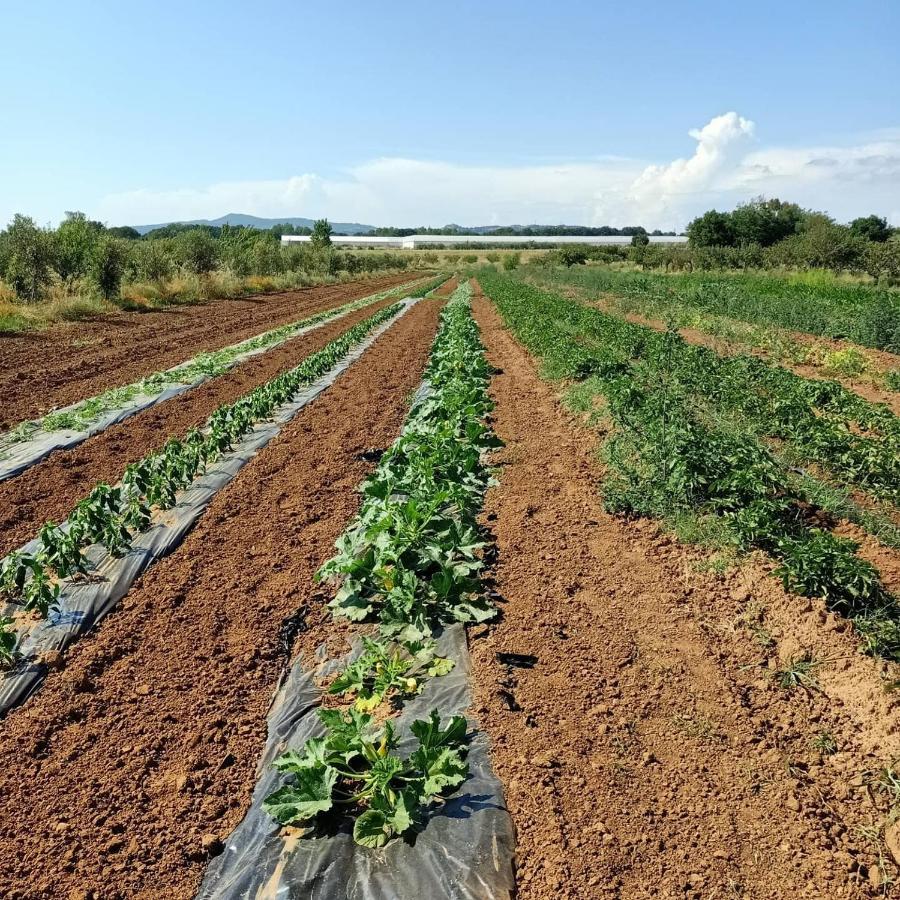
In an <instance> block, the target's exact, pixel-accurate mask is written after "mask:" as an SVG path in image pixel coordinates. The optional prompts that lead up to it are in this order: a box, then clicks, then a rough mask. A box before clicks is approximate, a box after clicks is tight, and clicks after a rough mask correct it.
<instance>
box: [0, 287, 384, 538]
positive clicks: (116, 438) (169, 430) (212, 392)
mask: <svg viewBox="0 0 900 900" xmlns="http://www.w3.org/2000/svg"><path fill="white" fill-rule="evenodd" d="M390 302H391V301H389V300H385V301H383V302H381V303H377V304H373V305H372V306H367V307H366V308H365V309H361V310H357V311H356V312H353V313H350V314H348V315H346V316H343V317H341V318H340V319H338V320H336V321H335V322H331V323H328V324H326V325H323V326H321V327H320V328H317V329H316V330H315V331H312V332H310V333H309V334H305V335H302V336H300V337H298V338H295V339H293V340H291V341H287V342H285V343H284V344H281V345H280V346H278V347H274V348H272V349H271V350H269V351H267V352H266V353H263V354H261V355H259V356H255V357H252V358H251V359H249V360H247V361H246V362H243V363H241V364H240V365H238V366H235V367H234V368H233V369H231V370H230V371H228V372H226V373H225V374H224V375H222V376H220V377H219V378H215V379H213V380H211V381H208V382H206V383H204V384H202V385H200V386H198V387H196V388H193V389H192V390H189V391H186V392H185V393H183V394H179V395H178V396H177V397H173V398H172V399H171V400H168V401H166V402H165V403H160V404H158V405H157V406H152V407H150V408H149V409H146V410H144V411H143V412H140V413H137V415H134V416H132V417H131V418H130V419H126V420H125V421H124V422H121V423H120V424H118V425H113V426H112V427H110V428H107V429H106V430H105V431H102V432H101V433H100V434H98V435H96V436H95V437H93V438H89V439H88V440H86V441H84V443H82V444H79V445H78V446H77V447H74V448H73V449H72V450H58V451H57V452H55V453H53V454H51V455H50V456H49V457H47V459H45V460H44V461H43V462H41V463H38V464H37V465H35V466H32V467H31V468H30V469H27V470H26V471H25V472H23V473H22V474H21V475H20V476H18V477H17V478H10V479H7V480H6V481H0V555H3V554H6V553H9V552H10V551H11V550H15V549H16V548H17V547H20V546H21V545H22V544H24V543H25V542H26V541H29V540H31V538H33V537H34V536H35V535H36V534H37V532H38V529H39V528H40V527H41V526H42V525H43V524H44V522H46V521H48V520H50V521H54V522H61V521H62V520H63V519H65V518H66V517H67V516H68V515H69V513H70V512H71V511H72V509H73V507H74V506H75V504H76V503H77V502H78V501H79V500H81V499H83V498H84V497H85V496H86V495H87V494H88V492H89V491H90V490H91V489H92V488H93V487H94V485H96V484H97V483H99V482H101V481H105V482H106V483H108V484H114V483H115V482H116V481H118V480H119V479H120V478H121V477H122V473H123V472H124V471H125V467H126V466H127V465H128V464H129V463H133V462H135V461H136V460H138V459H140V458H141V457H142V456H144V455H145V454H146V453H149V452H150V451H151V450H155V449H157V448H159V447H161V446H162V445H163V444H164V443H165V442H166V441H167V440H168V439H169V438H171V437H182V436H183V435H184V434H185V433H186V432H187V431H188V430H189V429H191V428H193V427H196V426H199V425H202V424H203V423H204V422H205V421H206V419H207V418H209V416H210V415H211V414H212V413H213V411H214V410H215V409H216V408H217V407H218V406H220V405H221V404H223V403H232V402H234V401H235V400H237V399H238V397H241V396H243V395H244V394H246V393H247V392H248V391H251V390H252V389H253V388H255V387H257V386H259V385H261V384H265V383H266V382H267V381H270V380H271V379H272V378H274V377H275V376H276V375H278V374H279V373H280V372H283V371H286V370H287V369H290V368H293V367H294V366H296V365H298V364H299V363H300V362H301V360H303V359H304V358H305V357H307V356H309V354H311V353H314V352H315V351H316V350H321V349H322V347H324V346H325V344H327V343H328V342H329V341H331V340H334V338H336V337H338V336H339V335H340V334H342V333H343V332H344V331H346V330H347V329H349V328H351V327H352V326H353V325H355V324H356V323H357V322H360V321H362V320H363V319H366V318H368V317H369V316H371V315H373V314H374V313H375V312H376V311H377V310H379V309H382V308H383V307H385V306H388V305H389V304H390Z"/></svg>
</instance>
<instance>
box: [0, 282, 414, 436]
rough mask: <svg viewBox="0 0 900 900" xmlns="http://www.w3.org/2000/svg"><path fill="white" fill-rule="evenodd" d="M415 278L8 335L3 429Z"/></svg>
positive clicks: (122, 315)
mask: <svg viewBox="0 0 900 900" xmlns="http://www.w3.org/2000/svg"><path fill="white" fill-rule="evenodd" d="M415 277H416V273H404V274H402V275H389V276H383V277H377V278H372V279H369V280H365V281H359V282H354V283H350V284H335V285H327V286H323V287H311V288H303V289H300V290H296V291H288V292H286V293H284V294H271V295H260V296H256V297H250V298H244V299H238V300H216V301H213V302H211V303H209V304H202V305H190V306H182V307H176V308H170V309H167V310H160V311H149V312H147V311H144V312H117V313H114V314H109V315H104V316H102V317H98V318H96V319H92V320H88V321H82V322H73V323H66V324H60V325H56V326H54V327H52V328H50V329H48V330H45V331H43V332H34V333H32V332H23V333H21V334H15V335H5V336H4V337H3V340H2V341H0V428H2V429H4V430H5V429H8V428H12V427H13V426H15V425H17V424H18V423H19V422H21V421H23V420H25V419H30V418H34V417H36V416H40V415H43V414H44V413H46V412H48V411H50V410H51V409H54V408H56V407H60V406H65V405H67V404H69V403H74V402H77V401H79V400H82V399H84V398H86V397H89V396H91V395H93V394H97V393H99V392H100V391H102V390H106V389H107V388H110V387H116V386H118V385H120V384H126V383H127V382H129V381H133V380H134V379H137V378H140V377H143V376H145V375H149V374H150V373H152V372H156V371H159V370H161V369H166V368H168V367H170V366H175V365H178V364H179V363H181V362H183V361H184V360H185V359H187V358H188V357H191V356H193V355H195V354H196V353H198V352H200V351H210V350H217V349H219V348H220V347H222V346H225V345H226V344H231V343H234V342H236V341H241V340H244V339H246V338H249V337H252V336H253V335H256V334H258V333H259V332H261V331H263V330H265V329H267V328H274V327H276V326H278V325H282V324H285V323H287V322H291V321H294V320H295V319H298V318H301V317H302V316H303V315H304V314H309V313H312V312H318V311H320V310H324V309H327V308H329V307H333V306H339V305H341V304H342V303H346V302H348V301H350V300H355V299H357V298H360V297H364V296H367V295H369V294H373V293H375V292H377V291H379V290H384V289H386V288H391V287H395V286H397V285H399V284H403V283H406V282H408V281H411V280H412V279H414V278H415Z"/></svg>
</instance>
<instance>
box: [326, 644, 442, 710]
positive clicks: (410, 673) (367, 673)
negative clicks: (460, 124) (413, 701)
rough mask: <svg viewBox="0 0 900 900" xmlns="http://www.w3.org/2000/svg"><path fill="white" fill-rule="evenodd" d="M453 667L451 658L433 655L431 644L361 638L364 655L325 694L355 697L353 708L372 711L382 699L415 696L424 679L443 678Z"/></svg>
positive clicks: (333, 682) (341, 673) (345, 670)
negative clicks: (394, 642)
mask: <svg viewBox="0 0 900 900" xmlns="http://www.w3.org/2000/svg"><path fill="white" fill-rule="evenodd" d="M453 666H454V662H453V660H452V659H447V658H446V657H441V656H437V655H436V654H435V643H434V641H418V642H415V641H407V642H405V643H398V644H393V643H391V642H389V641H385V640H372V639H371V638H363V653H361V654H360V656H359V657H357V659H355V660H354V661H353V662H351V663H349V664H348V665H347V666H346V667H345V668H344V670H343V671H342V672H340V673H339V674H338V675H337V677H336V678H335V679H334V681H332V682H331V684H330V686H329V688H328V693H329V694H332V695H335V696H342V695H345V694H349V695H355V697H356V701H355V703H354V706H355V708H356V709H357V710H359V711H360V712H371V711H372V710H373V709H376V708H377V707H378V706H380V705H381V704H382V703H383V702H384V701H385V700H390V699H391V698H393V697H408V696H410V695H413V694H418V693H419V692H420V691H421V690H422V685H423V682H424V679H425V678H435V677H439V676H441V675H446V674H447V673H448V672H450V671H451V670H452V669H453Z"/></svg>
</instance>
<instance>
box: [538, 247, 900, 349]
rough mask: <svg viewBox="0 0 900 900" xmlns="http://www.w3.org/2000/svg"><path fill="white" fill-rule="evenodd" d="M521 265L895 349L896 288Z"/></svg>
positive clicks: (552, 281)
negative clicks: (564, 269) (566, 269)
mask: <svg viewBox="0 0 900 900" xmlns="http://www.w3.org/2000/svg"><path fill="white" fill-rule="evenodd" d="M872 246H873V247H876V246H883V245H872ZM648 249H649V250H655V249H656V248H655V247H653V246H651V247H650V248H648ZM548 255H549V254H548ZM523 271H525V272H527V273H528V275H529V277H530V278H532V279H534V280H536V281H538V282H539V283H541V284H544V285H546V286H548V287H551V288H554V287H568V286H574V287H577V288H579V290H581V291H584V292H586V293H587V294H589V295H593V296H596V295H597V294H600V293H616V294H620V295H622V296H624V297H626V298H629V299H631V300H632V301H633V302H634V304H635V308H636V309H639V308H640V305H641V304H642V303H644V302H645V298H646V299H647V300H649V302H650V303H651V304H652V303H657V302H658V303H659V304H660V305H661V306H665V305H670V304H671V303H672V302H676V303H677V304H678V305H680V306H683V307H686V308H688V309H691V310H695V311H696V312H699V313H709V314H713V315H719V316H727V317H729V318H732V319H739V320H741V321H744V322H753V323H757V324H760V325H771V324H773V323H774V324H777V325H780V326H781V327H783V328H789V329H794V330H797V331H804V332H808V333H810V334H818V335H822V336H823V337H829V338H844V339H848V340H852V341H854V342H855V343H857V344H862V345H863V346H866V347H875V348H877V349H879V350H888V351H890V352H893V353H900V293H898V292H896V291H891V290H887V289H883V288H878V287H872V286H868V285H862V284H847V283H843V282H839V281H836V280H835V279H833V278H830V277H828V276H827V275H824V273H823V276H819V275H815V276H813V275H811V274H803V275H794V276H790V277H779V276H772V275H762V274H750V273H743V274H731V273H724V272H719V273H715V274H707V273H705V272H694V273H691V274H687V273H678V274H672V275H663V274H659V273H652V272H623V271H615V270H612V269H607V268H601V267H598V266H590V267H586V268H579V269H571V270H569V271H563V270H560V269H547V268H534V267H528V268H527V269H524V270H523Z"/></svg>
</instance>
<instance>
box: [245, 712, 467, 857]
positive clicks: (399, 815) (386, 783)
mask: <svg viewBox="0 0 900 900" xmlns="http://www.w3.org/2000/svg"><path fill="white" fill-rule="evenodd" d="M318 716H319V719H320V720H321V722H322V724H323V725H324V726H325V735H324V736H323V737H317V738H311V739H310V740H308V741H307V742H306V745H305V746H304V748H303V750H302V752H297V751H295V750H291V751H288V752H287V753H284V754H282V755H281V756H279V757H278V758H277V759H276V760H275V762H274V763H273V765H274V766H275V768H276V769H277V770H278V771H279V772H283V773H284V774H286V775H288V776H289V777H290V781H289V782H288V783H287V784H285V785H283V786H282V787H280V788H278V789H277V790H276V791H274V792H273V793H271V794H269V796H268V797H266V799H265V800H264V801H263V804H262V806H263V809H264V810H265V811H266V812H268V813H269V814H270V815H271V816H272V817H273V818H275V819H276V821H278V822H280V823H281V824H283V825H309V824H310V823H312V822H313V821H314V820H315V819H317V818H319V817H322V816H325V815H327V814H332V815H334V814H337V815H338V816H340V817H343V818H350V819H352V820H353V823H354V824H353V839H354V840H355V841H356V843H358V844H361V845H362V846H364V847H381V846H383V845H384V844H386V843H387V842H388V841H389V840H390V839H391V838H392V837H394V836H396V835H403V834H406V833H407V832H410V831H412V830H413V829H415V828H416V827H417V826H419V825H421V824H422V822H423V821H424V818H425V814H426V812H427V809H428V807H429V806H430V805H431V804H432V803H433V802H435V801H436V800H438V799H439V798H440V796H441V795H442V794H444V793H445V792H447V791H448V790H450V789H452V788H455V787H458V786H459V785H460V784H462V783H463V781H465V779H466V777H467V776H468V771H469V767H468V764H467V763H466V761H465V755H466V748H465V740H466V720H465V719H464V718H463V717H462V716H454V717H453V718H452V719H451V720H450V722H449V724H448V725H447V727H446V728H441V719H440V714H439V713H438V711H437V710H432V712H431V716H430V718H429V719H428V720H417V721H415V722H413V723H412V725H411V726H410V730H411V731H412V734H413V736H414V737H415V738H416V739H417V741H418V746H417V747H416V749H415V750H414V751H413V752H412V753H411V754H410V755H409V756H407V757H403V756H401V755H400V754H399V753H397V752H396V750H397V737H396V734H395V731H394V727H393V724H392V723H391V722H390V721H387V722H385V723H384V724H383V725H381V726H377V725H376V724H375V723H374V721H373V719H372V717H371V716H370V715H367V714H365V713H361V712H359V711H358V710H355V709H351V710H350V711H349V712H347V713H342V712H340V711H338V710H331V709H320V710H318Z"/></svg>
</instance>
